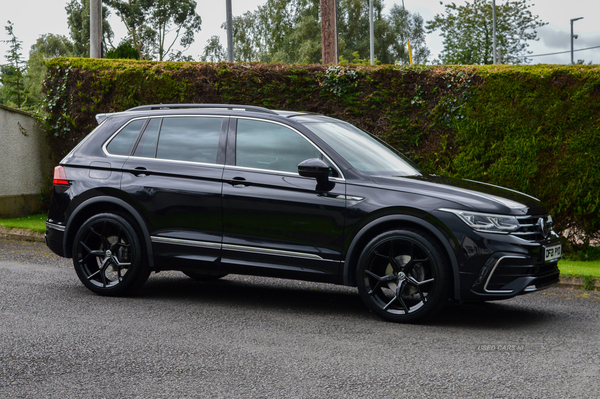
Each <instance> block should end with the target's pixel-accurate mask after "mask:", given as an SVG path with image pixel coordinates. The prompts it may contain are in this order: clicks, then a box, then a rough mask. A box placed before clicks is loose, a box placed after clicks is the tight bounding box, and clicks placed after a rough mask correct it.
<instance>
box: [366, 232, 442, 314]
mask: <svg viewBox="0 0 600 399" xmlns="http://www.w3.org/2000/svg"><path fill="white" fill-rule="evenodd" d="M448 266H449V262H448V257H447V255H446V254H445V251H444V249H443V247H442V246H441V245H440V243H439V242H438V241H437V240H436V239H434V238H433V236H431V235H430V234H428V233H426V232H424V231H423V230H421V229H418V228H401V229H395V230H389V231H386V232H383V233H381V234H379V235H377V236H376V237H374V238H373V239H371V241H369V243H368V244H367V245H366V246H365V248H364V249H363V251H362V252H361V255H360V257H359V260H358V267H357V270H356V275H357V285H358V291H359V293H360V296H361V299H362V300H363V302H364V304H365V305H366V306H367V307H368V308H369V309H370V310H371V311H372V312H373V313H375V314H376V315H378V316H379V317H381V318H383V319H384V320H386V321H392V322H400V323H413V322H419V321H422V320H424V319H427V318H429V317H431V316H433V315H434V314H436V313H437V312H438V311H439V310H441V309H442V308H443V306H444V305H445V303H446V301H447V299H448V294H449V291H450V288H451V287H450V285H451V284H450V278H449V277H450V276H449V275H448V274H449V272H450V270H449V267H448Z"/></svg>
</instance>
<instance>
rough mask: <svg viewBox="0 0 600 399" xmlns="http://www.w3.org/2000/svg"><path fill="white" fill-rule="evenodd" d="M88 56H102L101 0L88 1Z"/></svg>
mask: <svg viewBox="0 0 600 399" xmlns="http://www.w3.org/2000/svg"><path fill="white" fill-rule="evenodd" d="M90 58H102V0H91V1H90Z"/></svg>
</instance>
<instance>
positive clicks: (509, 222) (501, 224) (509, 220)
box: [440, 209, 520, 234]
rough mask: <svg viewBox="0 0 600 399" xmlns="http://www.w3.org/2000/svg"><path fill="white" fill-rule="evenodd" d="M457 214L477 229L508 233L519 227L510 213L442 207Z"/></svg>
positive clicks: (485, 231) (486, 231)
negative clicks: (501, 213) (480, 211)
mask: <svg viewBox="0 0 600 399" xmlns="http://www.w3.org/2000/svg"><path fill="white" fill-rule="evenodd" d="M440 211H444V212H450V213H453V214H455V215H456V216H458V217H459V218H460V220H462V221H463V222H465V223H466V224H467V225H468V226H469V227H470V228H472V229H473V230H475V231H481V232H484V233H501V234H508V233H511V232H513V231H516V230H518V229H519V227H520V225H519V221H518V220H517V218H516V217H514V216H510V215H493V214H489V213H478V212H471V211H459V210H456V209H440Z"/></svg>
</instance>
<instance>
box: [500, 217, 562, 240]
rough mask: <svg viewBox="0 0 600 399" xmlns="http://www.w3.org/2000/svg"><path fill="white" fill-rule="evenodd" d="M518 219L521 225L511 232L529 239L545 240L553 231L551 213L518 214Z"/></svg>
mask: <svg viewBox="0 0 600 399" xmlns="http://www.w3.org/2000/svg"><path fill="white" fill-rule="evenodd" d="M517 220H518V221H519V224H520V225H521V226H520V227H519V229H518V230H516V231H514V232H512V233H510V234H512V235H515V236H517V237H520V238H522V239H524V240H527V241H543V240H545V239H547V238H548V237H549V236H550V232H551V231H552V217H551V216H550V215H528V216H517ZM540 220H541V221H540Z"/></svg>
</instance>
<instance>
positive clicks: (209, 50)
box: [200, 35, 227, 62]
mask: <svg viewBox="0 0 600 399" xmlns="http://www.w3.org/2000/svg"><path fill="white" fill-rule="evenodd" d="M226 57H227V54H226V53H225V49H224V48H223V46H222V45H221V39H220V37H219V36H217V35H213V36H211V37H210V39H208V40H207V42H206V46H205V47H204V54H203V55H202V56H201V57H200V60H201V61H203V62H220V61H225V58H226Z"/></svg>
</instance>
